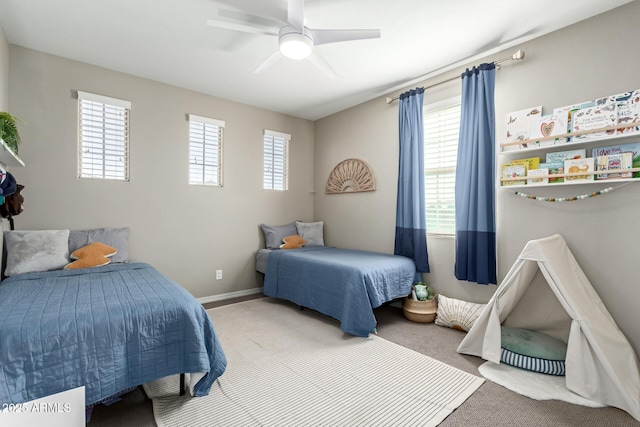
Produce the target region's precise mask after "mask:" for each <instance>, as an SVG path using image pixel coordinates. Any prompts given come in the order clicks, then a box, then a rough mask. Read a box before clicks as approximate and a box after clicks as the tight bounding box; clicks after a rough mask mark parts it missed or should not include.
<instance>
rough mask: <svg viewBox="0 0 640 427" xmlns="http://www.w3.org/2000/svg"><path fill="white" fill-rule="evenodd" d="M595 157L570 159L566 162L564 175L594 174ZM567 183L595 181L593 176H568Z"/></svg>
mask: <svg viewBox="0 0 640 427" xmlns="http://www.w3.org/2000/svg"><path fill="white" fill-rule="evenodd" d="M593 166H594V161H593V157H587V158H586V159H568V160H565V161H564V173H580V172H593ZM565 181H571V182H576V181H593V174H588V175H576V176H566V177H565Z"/></svg>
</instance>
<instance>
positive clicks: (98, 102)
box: [78, 90, 131, 182]
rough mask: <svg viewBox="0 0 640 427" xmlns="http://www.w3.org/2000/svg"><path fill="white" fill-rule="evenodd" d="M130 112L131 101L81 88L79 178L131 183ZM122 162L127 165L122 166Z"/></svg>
mask: <svg viewBox="0 0 640 427" xmlns="http://www.w3.org/2000/svg"><path fill="white" fill-rule="evenodd" d="M100 109H101V110H102V113H101V114H98V113H97V112H98V111H100ZM130 111H131V102H130V101H125V100H122V99H118V98H112V97H108V96H103V95H98V94H95V93H90V92H84V91H80V90H79V91H78V178H79V179H102V180H107V181H124V182H129V178H130V174H129V146H130V138H129V129H130ZM121 115H122V116H124V117H123V118H122V119H118V116H121ZM92 121H95V122H96V123H98V122H100V121H101V122H102V125H101V126H99V125H92V124H91V123H92ZM120 122H122V123H120ZM92 134H93V135H92ZM92 139H93V140H92ZM92 150H95V151H94V152H93V154H92ZM100 157H101V159H100ZM117 157H121V159H120V160H118V159H117ZM119 162H122V163H123V165H121V166H118V163H119ZM91 164H93V165H95V166H93V167H91V166H88V165H91Z"/></svg>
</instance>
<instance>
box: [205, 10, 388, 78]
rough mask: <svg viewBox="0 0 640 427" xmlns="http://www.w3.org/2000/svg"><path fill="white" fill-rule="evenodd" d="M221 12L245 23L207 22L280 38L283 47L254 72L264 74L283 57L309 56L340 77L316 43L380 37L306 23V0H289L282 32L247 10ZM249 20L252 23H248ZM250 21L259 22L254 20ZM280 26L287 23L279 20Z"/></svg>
mask: <svg viewBox="0 0 640 427" xmlns="http://www.w3.org/2000/svg"><path fill="white" fill-rule="evenodd" d="M219 15H220V16H222V17H228V18H232V19H237V18H240V19H241V20H245V22H244V23H242V24H240V23H234V22H229V21H224V20H216V19H209V20H208V21H207V25H209V26H212V27H216V28H223V29H227V30H234V31H241V32H245V33H253V34H262V35H267V36H276V37H278V45H279V49H278V50H276V51H275V52H273V53H272V54H271V55H270V56H269V57H268V58H267V59H266V60H265V61H264V62H263V63H262V64H260V66H258V68H256V70H255V71H254V73H262V72H263V71H265V70H267V69H269V68H271V67H272V66H273V65H274V64H275V63H276V62H278V60H280V58H282V57H283V56H284V57H286V58H290V59H295V60H300V59H308V60H309V61H310V62H311V63H313V64H314V65H315V66H316V67H318V68H319V69H320V70H322V71H323V72H324V73H325V74H327V75H328V76H329V77H331V78H335V77H336V72H335V71H334V70H333V68H331V66H330V65H329V63H328V62H327V61H326V60H325V59H324V58H323V57H322V55H321V54H320V52H318V50H317V49H314V47H315V46H317V45H321V44H327V43H337V42H344V41H351V40H363V39H375V38H379V37H380V30H358V29H346V30H338V29H336V30H330V29H313V28H309V27H306V26H305V25H304V0H288V7H287V21H286V24H285V25H284V26H282V27H281V28H280V30H279V31H277V32H276V31H274V30H273V26H270V25H268V24H269V22H270V21H271V22H273V20H271V19H270V18H265V17H256V16H252V15H248V14H244V13H238V12H234V11H230V10H224V9H221V10H220V11H219ZM247 21H249V22H247ZM250 21H255V22H257V23H254V22H250ZM278 23H279V24H278V25H280V24H283V22H281V21H278Z"/></svg>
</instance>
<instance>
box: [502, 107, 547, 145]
mask: <svg viewBox="0 0 640 427" xmlns="http://www.w3.org/2000/svg"><path fill="white" fill-rule="evenodd" d="M540 114H542V105H540V106H537V107H531V108H526V109H524V110H520V111H513V112H511V113H509V114H507V117H506V128H507V130H506V132H505V133H506V135H505V138H504V142H505V143H508V142H517V141H526V140H528V139H529V136H530V134H531V119H532V118H533V117H537V116H540ZM504 148H505V151H509V150H518V149H520V148H527V144H523V145H509V146H507V147H504Z"/></svg>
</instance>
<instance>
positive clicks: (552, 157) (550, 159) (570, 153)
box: [546, 148, 587, 163]
mask: <svg viewBox="0 0 640 427" xmlns="http://www.w3.org/2000/svg"><path fill="white" fill-rule="evenodd" d="M585 157H587V150H585V149H584V148H582V149H577V150H567V151H556V152H555V153H547V157H546V160H547V163H556V162H564V161H565V160H568V159H584V158H585Z"/></svg>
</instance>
